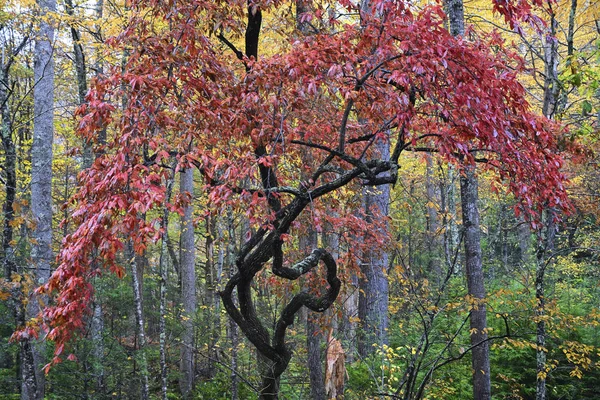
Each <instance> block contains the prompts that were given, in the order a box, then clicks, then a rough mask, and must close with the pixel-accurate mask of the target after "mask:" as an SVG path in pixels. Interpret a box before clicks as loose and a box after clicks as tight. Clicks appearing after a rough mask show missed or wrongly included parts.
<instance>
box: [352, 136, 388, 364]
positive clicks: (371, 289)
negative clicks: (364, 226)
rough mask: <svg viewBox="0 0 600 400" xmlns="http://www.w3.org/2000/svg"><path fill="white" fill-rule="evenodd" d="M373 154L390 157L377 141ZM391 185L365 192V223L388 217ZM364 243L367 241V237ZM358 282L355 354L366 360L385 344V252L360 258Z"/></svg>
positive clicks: (383, 144) (375, 251) (371, 251)
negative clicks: (357, 321) (378, 216)
mask: <svg viewBox="0 0 600 400" xmlns="http://www.w3.org/2000/svg"><path fill="white" fill-rule="evenodd" d="M375 151H377V152H378V153H379V157H381V159H384V160H385V159H388V158H389V151H390V149H389V143H388V142H384V141H378V142H376V143H375ZM389 201H390V186H389V185H382V186H377V187H367V188H365V189H364V204H365V215H366V220H367V222H369V223H371V222H373V217H374V216H375V215H377V214H379V215H380V216H382V217H384V218H385V217H387V216H388V214H389ZM385 233H386V232H373V233H371V232H369V233H367V235H371V234H375V235H382V234H385ZM365 240H366V241H367V242H368V241H369V238H368V237H366V238H365ZM361 258H362V259H361V273H362V276H361V279H360V280H359V287H360V292H359V297H358V317H359V318H360V321H361V323H362V332H361V334H360V335H359V341H358V353H359V354H360V356H361V357H367V356H368V355H370V354H372V353H374V352H375V350H376V347H374V346H373V344H376V345H378V346H379V347H381V346H382V345H384V344H388V342H389V340H388V325H389V317H388V302H389V283H388V280H387V274H386V272H387V269H388V267H389V255H388V253H387V250H386V249H369V250H367V251H365V252H364V254H363V255H362V257H361Z"/></svg>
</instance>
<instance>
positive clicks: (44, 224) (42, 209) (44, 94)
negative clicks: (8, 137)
mask: <svg viewBox="0 0 600 400" xmlns="http://www.w3.org/2000/svg"><path fill="white" fill-rule="evenodd" d="M37 4H38V6H39V7H40V9H41V12H42V15H44V16H45V15H46V13H48V12H55V11H56V1H55V0H38V1H37ZM38 35H39V36H38V37H37V40H36V42H35V57H36V58H35V64H34V80H35V87H34V89H33V108H34V110H33V112H34V117H33V145H32V147H31V212H32V216H33V220H34V222H35V228H34V229H33V241H32V244H31V260H32V264H33V268H34V271H35V272H34V273H35V278H36V279H35V281H36V282H37V283H40V284H41V283H45V282H47V280H48V278H49V277H50V268H51V266H50V264H51V262H52V259H53V255H52V144H53V140H54V62H53V60H52V54H53V45H54V27H53V26H52V24H51V23H50V22H49V21H47V20H45V19H42V21H41V22H40V27H39V31H38ZM43 302H44V299H40V298H38V297H37V296H35V295H32V296H31V298H30V299H29V302H28V304H27V308H26V311H25V319H26V320H30V319H31V318H34V317H36V316H37V315H38V314H39V312H40V311H41V307H42V304H43ZM22 349H23V350H24V351H23V352H22V354H23V360H24V365H23V372H24V374H23V382H22V392H21V398H23V399H28V400H30V399H43V398H44V386H45V379H44V374H43V372H42V370H41V367H42V366H43V365H44V364H45V362H44V359H45V354H44V353H45V342H44V340H42V339H40V340H34V339H33V338H30V339H29V341H27V342H26V343H24V346H23V347H22ZM32 372H33V374H32Z"/></svg>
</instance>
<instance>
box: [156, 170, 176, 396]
mask: <svg viewBox="0 0 600 400" xmlns="http://www.w3.org/2000/svg"><path fill="white" fill-rule="evenodd" d="M174 180H175V176H172V177H171V178H169V180H168V182H167V183H166V185H167V192H166V196H165V204H164V205H163V215H162V220H161V230H162V232H163V236H162V239H161V241H160V254H159V258H158V274H159V292H160V301H159V321H158V326H159V328H158V338H159V339H158V341H159V342H158V343H159V353H160V383H161V385H160V389H161V390H160V392H161V398H162V400H167V384H168V369H167V324H166V322H167V321H166V319H167V279H168V270H167V233H168V231H169V209H168V207H167V203H168V202H170V201H171V193H172V191H173V181H174Z"/></svg>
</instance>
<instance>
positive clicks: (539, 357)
mask: <svg viewBox="0 0 600 400" xmlns="http://www.w3.org/2000/svg"><path fill="white" fill-rule="evenodd" d="M554 218H555V213H554V211H552V210H551V209H548V210H546V219H547V221H546V239H545V243H543V244H541V245H540V249H539V251H538V257H537V266H536V272H535V299H536V302H537V307H536V310H535V317H536V320H537V322H536V349H537V351H536V371H537V379H536V392H535V399H536V400H545V399H546V375H547V373H548V371H547V369H546V352H547V349H546V320H545V317H546V297H545V281H544V276H545V273H546V270H547V268H548V267H550V264H551V263H552V257H553V253H554V249H555V238H556V224H555V222H554Z"/></svg>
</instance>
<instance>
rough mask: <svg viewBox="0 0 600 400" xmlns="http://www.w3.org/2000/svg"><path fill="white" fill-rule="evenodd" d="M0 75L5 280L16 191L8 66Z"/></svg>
mask: <svg viewBox="0 0 600 400" xmlns="http://www.w3.org/2000/svg"><path fill="white" fill-rule="evenodd" d="M1 67H2V68H1V70H0V74H2V75H1V76H0V105H1V107H2V109H1V110H0V112H1V113H2V126H1V127H0V129H1V130H2V146H3V147H4V173H5V177H6V179H5V180H6V183H5V200H4V206H3V214H4V227H3V231H2V249H1V251H2V254H1V259H2V267H3V271H4V277H5V278H6V279H7V280H10V279H11V275H12V273H13V272H15V262H14V248H13V245H12V240H13V226H12V223H13V220H14V218H15V213H14V208H13V205H14V202H15V196H16V189H17V169H16V168H17V151H16V147H15V143H14V141H13V136H12V135H13V127H12V115H11V114H10V108H9V101H8V100H9V95H8V90H7V88H9V87H10V82H9V76H8V73H9V68H10V64H8V63H6V64H5V63H3V64H2V66H1Z"/></svg>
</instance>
